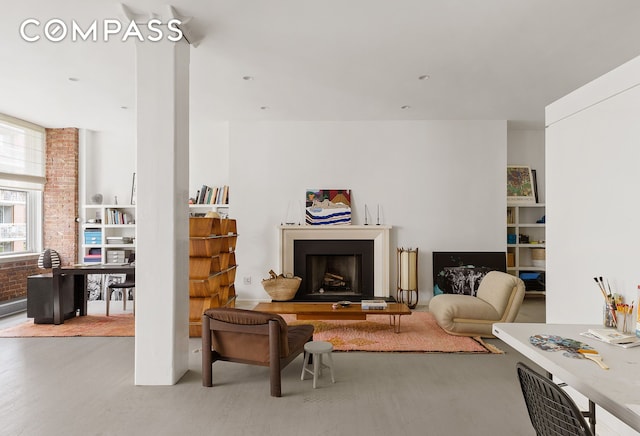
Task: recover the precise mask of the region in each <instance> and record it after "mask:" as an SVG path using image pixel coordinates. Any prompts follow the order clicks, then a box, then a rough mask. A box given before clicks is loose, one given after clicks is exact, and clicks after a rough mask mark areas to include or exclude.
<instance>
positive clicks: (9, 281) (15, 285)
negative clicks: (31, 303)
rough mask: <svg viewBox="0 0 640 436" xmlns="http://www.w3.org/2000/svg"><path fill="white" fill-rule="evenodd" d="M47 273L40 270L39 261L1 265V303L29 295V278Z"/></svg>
mask: <svg viewBox="0 0 640 436" xmlns="http://www.w3.org/2000/svg"><path fill="white" fill-rule="evenodd" d="M43 272H46V271H44V270H41V269H40V268H38V265H37V261H34V260H21V261H19V262H9V263H3V264H2V265H0V303H2V302H3V301H7V300H13V299H16V298H24V297H25V296H26V295H27V277H28V276H30V275H32V274H41V273H43Z"/></svg>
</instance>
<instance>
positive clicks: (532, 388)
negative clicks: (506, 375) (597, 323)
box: [516, 362, 593, 436]
mask: <svg viewBox="0 0 640 436" xmlns="http://www.w3.org/2000/svg"><path fill="white" fill-rule="evenodd" d="M516 367H517V371H518V379H519V380H520V387H521V388H522V395H523V396H524V401H525V403H526V404H527V410H528V412H529V418H530V419H531V424H533V428H534V429H535V430H536V434H538V435H539V436H551V435H554V436H555V435H558V436H582V435H584V436H593V433H592V432H591V430H590V429H589V426H588V425H587V422H586V421H585V419H584V417H583V414H582V412H581V411H580V410H579V409H578V406H576V403H575V402H574V401H573V400H572V399H571V397H570V396H569V395H568V394H567V393H566V392H565V391H564V390H562V388H561V387H560V386H558V385H557V384H555V383H554V382H553V380H551V379H549V378H548V377H545V376H543V375H541V374H538V373H537V372H535V371H534V370H532V369H531V368H529V367H528V366H527V365H525V364H524V363H522V362H518V364H517V365H516Z"/></svg>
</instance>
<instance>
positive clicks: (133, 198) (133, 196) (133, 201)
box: [131, 173, 137, 204]
mask: <svg viewBox="0 0 640 436" xmlns="http://www.w3.org/2000/svg"><path fill="white" fill-rule="evenodd" d="M136 188H137V187H136V173H133V181H132V182H131V204H136Z"/></svg>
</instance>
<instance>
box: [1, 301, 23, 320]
mask: <svg viewBox="0 0 640 436" xmlns="http://www.w3.org/2000/svg"><path fill="white" fill-rule="evenodd" d="M26 310H27V299H26V298H19V299H15V300H9V301H7V302H5V303H1V304H0V318H2V317H5V316H9V315H13V314H16V313H19V312H25V311H26Z"/></svg>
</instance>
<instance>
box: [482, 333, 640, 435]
mask: <svg viewBox="0 0 640 436" xmlns="http://www.w3.org/2000/svg"><path fill="white" fill-rule="evenodd" d="M589 328H602V326H601V325H584V324H583V325H570V324H535V323H497V324H494V325H493V334H494V335H496V336H497V337H498V338H500V339H501V340H502V341H504V342H506V343H507V344H508V345H510V346H511V347H513V348H514V349H516V350H517V351H519V352H520V353H522V354H523V355H524V356H526V357H528V358H529V359H531V360H532V361H533V362H535V363H536V364H538V365H539V366H541V367H542V368H544V369H545V370H546V371H548V372H549V373H551V374H552V375H554V376H556V377H558V378H559V379H561V380H562V381H563V382H565V383H567V385H569V386H571V387H572V388H573V389H575V390H576V391H578V392H580V393H581V394H582V395H584V396H585V397H587V398H588V399H589V400H590V401H593V402H594V403H595V404H597V405H598V406H600V407H602V408H603V409H605V410H607V411H608V412H609V413H611V414H612V415H613V416H615V417H617V418H618V419H620V420H621V421H622V422H624V423H625V424H627V425H628V426H630V427H632V428H633V429H635V430H636V431H638V432H640V347H635V348H628V349H625V348H621V347H618V346H615V345H609V344H605V343H603V342H600V341H598V340H596V339H590V338H586V337H584V336H581V335H580V333H581V332H585V331H587V330H588V329H589ZM536 334H546V335H558V336H563V337H566V338H571V339H575V340H578V341H581V342H584V343H586V344H589V345H591V346H592V347H593V348H595V349H596V350H598V352H599V353H600V355H601V356H602V358H603V361H604V362H605V363H606V364H607V365H608V366H609V368H610V369H609V370H603V369H601V368H600V367H599V366H598V365H597V364H596V363H595V362H592V361H590V360H587V359H572V358H568V357H565V356H563V355H562V354H563V353H562V352H558V351H556V352H550V351H544V350H541V349H540V348H537V347H534V346H533V345H531V343H530V342H529V337H530V336H533V335H536Z"/></svg>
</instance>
